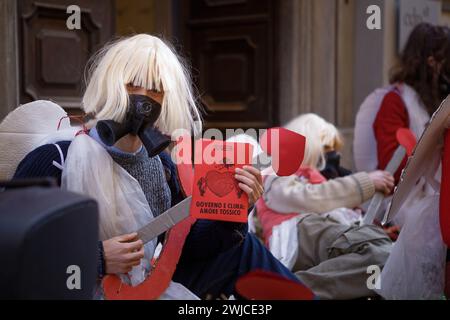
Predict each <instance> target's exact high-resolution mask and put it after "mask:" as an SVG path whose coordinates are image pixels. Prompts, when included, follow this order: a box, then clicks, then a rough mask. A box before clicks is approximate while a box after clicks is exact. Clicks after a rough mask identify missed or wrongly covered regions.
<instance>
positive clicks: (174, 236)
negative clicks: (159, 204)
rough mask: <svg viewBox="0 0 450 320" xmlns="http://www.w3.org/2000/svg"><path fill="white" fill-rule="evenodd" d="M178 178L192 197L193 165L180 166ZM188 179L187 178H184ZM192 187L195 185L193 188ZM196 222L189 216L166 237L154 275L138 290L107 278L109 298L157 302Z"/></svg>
mask: <svg viewBox="0 0 450 320" xmlns="http://www.w3.org/2000/svg"><path fill="white" fill-rule="evenodd" d="M177 169H178V175H179V177H180V180H181V187H182V189H183V191H184V193H185V195H186V196H190V195H191V191H192V180H191V182H189V179H192V178H190V177H191V176H192V175H193V173H192V167H191V165H190V164H182V165H181V166H180V165H178V166H177ZM182 177H184V178H182ZM189 184H191V185H189ZM194 223H195V219H194V218H192V217H188V218H187V219H185V220H183V221H182V222H180V223H179V224H177V225H176V226H175V227H173V228H172V229H171V230H170V231H169V232H168V235H167V237H166V239H167V241H166V243H165V244H164V246H163V249H162V251H161V254H160V256H159V258H158V259H157V260H156V264H155V265H154V266H153V270H152V272H151V273H150V275H149V276H148V277H147V279H145V281H144V282H142V283H141V284H140V285H138V286H136V287H131V286H128V285H126V284H124V283H122V281H121V280H120V278H119V277H117V276H116V275H108V276H106V277H105V278H104V279H103V290H104V294H105V298H106V299H108V300H155V299H158V298H159V297H160V296H161V295H162V294H163V293H164V292H165V291H166V289H167V288H168V287H169V284H170V281H171V280H172V277H173V274H174V273H175V269H176V267H177V263H178V260H179V259H180V257H181V252H182V250H183V246H184V242H185V241H186V238H187V236H188V234H189V231H190V230H191V227H192V225H193V224H194Z"/></svg>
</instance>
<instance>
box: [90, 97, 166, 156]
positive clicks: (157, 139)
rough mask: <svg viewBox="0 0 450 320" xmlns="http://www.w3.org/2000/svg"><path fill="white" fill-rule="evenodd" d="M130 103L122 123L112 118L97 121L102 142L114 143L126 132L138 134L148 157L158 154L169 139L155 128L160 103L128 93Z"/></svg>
mask: <svg viewBox="0 0 450 320" xmlns="http://www.w3.org/2000/svg"><path fill="white" fill-rule="evenodd" d="M129 98H130V104H129V106H128V112H127V114H126V116H125V120H124V121H123V122H122V123H118V122H115V121H113V120H101V121H98V122H97V127H96V128H97V132H98V135H99V137H100V139H101V140H102V142H103V143H104V144H106V145H108V146H112V145H114V144H115V143H116V142H117V141H119V140H120V139H121V138H123V137H124V136H125V135H127V134H131V135H135V136H139V138H140V139H141V141H142V143H143V144H144V147H145V149H146V150H147V152H148V155H149V156H150V157H154V156H156V155H158V154H160V153H161V152H162V151H163V150H164V149H166V148H167V147H168V146H169V144H170V142H171V140H170V137H169V136H166V135H164V134H162V133H161V132H160V131H159V130H158V129H156V128H155V122H156V120H158V118H159V116H160V114H161V105H160V104H159V103H157V102H156V101H154V100H152V99H150V98H149V97H147V96H144V95H137V94H130V96H129Z"/></svg>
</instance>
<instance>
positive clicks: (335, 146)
mask: <svg viewBox="0 0 450 320" xmlns="http://www.w3.org/2000/svg"><path fill="white" fill-rule="evenodd" d="M285 128H286V129H289V130H291V131H294V132H297V133H299V134H301V135H303V136H305V137H306V147H305V159H304V161H303V166H308V167H312V168H315V169H318V170H323V169H324V168H325V164H326V161H325V152H327V151H331V150H339V149H341V148H342V145H343V142H342V137H341V135H340V133H339V131H338V130H337V128H336V127H335V126H334V125H333V124H331V123H329V122H327V121H325V120H324V119H323V118H321V117H319V116H318V115H316V114H313V113H308V114H304V115H302V116H299V117H297V118H295V119H294V120H292V121H291V122H289V123H288V124H287V125H286V126H285Z"/></svg>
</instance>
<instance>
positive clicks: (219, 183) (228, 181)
mask: <svg viewBox="0 0 450 320" xmlns="http://www.w3.org/2000/svg"><path fill="white" fill-rule="evenodd" d="M205 180H206V186H207V187H208V189H209V190H211V192H212V193H214V194H215V195H216V196H218V197H219V198H223V197H225V196H226V195H227V194H229V193H230V192H231V191H233V190H234V185H235V181H234V175H233V173H231V172H222V173H221V172H218V171H208V173H207V174H206V177H205Z"/></svg>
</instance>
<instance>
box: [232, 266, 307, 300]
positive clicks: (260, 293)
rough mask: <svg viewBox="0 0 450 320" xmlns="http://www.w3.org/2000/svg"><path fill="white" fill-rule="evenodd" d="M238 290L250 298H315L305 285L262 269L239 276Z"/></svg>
mask: <svg viewBox="0 0 450 320" xmlns="http://www.w3.org/2000/svg"><path fill="white" fill-rule="evenodd" d="M236 290H237V292H238V293H239V294H240V295H241V296H243V297H244V298H246V299H249V300H313V299H314V293H313V292H312V291H311V290H310V289H308V288H307V287H305V286H304V285H302V284H300V283H297V282H294V281H291V280H289V279H287V278H284V277H282V276H280V275H278V274H274V273H271V272H266V271H262V270H257V271H253V272H250V273H248V274H246V275H244V276H243V277H241V278H239V280H238V281H237V282H236Z"/></svg>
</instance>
